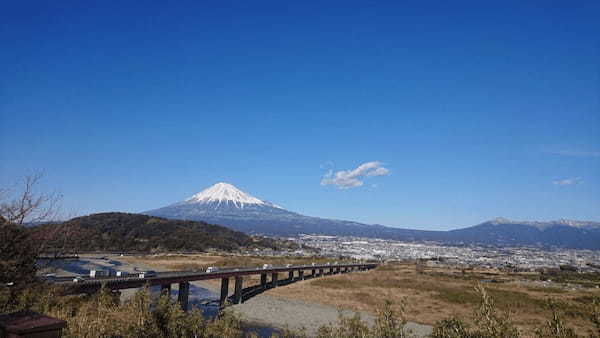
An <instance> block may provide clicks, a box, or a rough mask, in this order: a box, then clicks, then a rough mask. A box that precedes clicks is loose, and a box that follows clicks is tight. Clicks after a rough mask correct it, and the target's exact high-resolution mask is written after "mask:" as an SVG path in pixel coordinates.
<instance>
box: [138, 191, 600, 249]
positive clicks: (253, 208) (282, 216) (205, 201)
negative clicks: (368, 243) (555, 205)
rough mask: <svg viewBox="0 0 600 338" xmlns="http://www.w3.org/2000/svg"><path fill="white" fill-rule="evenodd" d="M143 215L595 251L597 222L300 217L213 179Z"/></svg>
mask: <svg viewBox="0 0 600 338" xmlns="http://www.w3.org/2000/svg"><path fill="white" fill-rule="evenodd" d="M144 214H147V215H153V216H159V217H165V218H173V219H188V220H198V221H204V222H209V223H215V224H221V225H224V226H227V227H231V228H232V229H235V230H238V231H243V232H245V233H249V234H265V235H278V236H292V235H298V234H323V235H338V236H359V237H371V238H384V239H395V240H404V241H437V242H443V243H448V244H455V245H464V244H484V245H498V246H520V245H521V246H522V245H534V246H544V247H552V246H553V247H564V248H579V249H600V223H594V222H580V221H569V220H559V221H552V222H515V221H510V220H507V219H502V218H498V219H495V220H492V221H488V222H485V223H482V224H479V225H476V226H473V227H468V228H464V229H458V230H451V231H423V230H411V229H399V228H392V227H386V226H382V225H367V224H362V223H357V222H351V221H342V220H333V219H325V218H318V217H309V216H304V215H301V214H298V213H295V212H291V211H288V210H285V209H283V208H281V207H279V206H277V205H274V204H272V203H270V202H267V201H263V200H260V199H258V198H256V197H253V196H251V195H249V194H247V193H244V192H242V191H240V190H239V189H237V188H236V187H234V186H233V185H231V184H228V183H217V184H215V185H213V186H211V187H209V188H207V189H205V190H203V191H202V192H200V193H198V194H196V195H194V196H192V197H190V198H188V199H186V200H184V201H182V202H178V203H175V204H172V205H170V206H166V207H163V208H159V209H155V210H150V211H147V212H144Z"/></svg>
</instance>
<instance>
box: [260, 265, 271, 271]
mask: <svg viewBox="0 0 600 338" xmlns="http://www.w3.org/2000/svg"><path fill="white" fill-rule="evenodd" d="M272 267H273V264H263V266H262V268H263V270H264V269H270V268H272Z"/></svg>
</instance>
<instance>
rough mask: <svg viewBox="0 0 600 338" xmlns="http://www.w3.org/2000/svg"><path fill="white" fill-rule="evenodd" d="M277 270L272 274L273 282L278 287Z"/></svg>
mask: <svg viewBox="0 0 600 338" xmlns="http://www.w3.org/2000/svg"><path fill="white" fill-rule="evenodd" d="M277 275H278V274H277V272H273V273H272V274H271V284H273V287H274V288H276V287H277Z"/></svg>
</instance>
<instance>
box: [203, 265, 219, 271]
mask: <svg viewBox="0 0 600 338" xmlns="http://www.w3.org/2000/svg"><path fill="white" fill-rule="evenodd" d="M217 271H219V268H218V267H216V266H209V267H208V268H206V272H217Z"/></svg>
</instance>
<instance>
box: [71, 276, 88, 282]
mask: <svg viewBox="0 0 600 338" xmlns="http://www.w3.org/2000/svg"><path fill="white" fill-rule="evenodd" d="M84 280H85V279H83V277H80V276H77V277H75V278H73V283H79V282H83V281H84Z"/></svg>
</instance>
